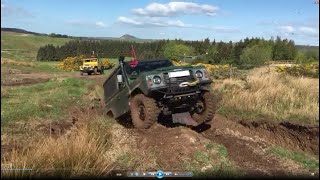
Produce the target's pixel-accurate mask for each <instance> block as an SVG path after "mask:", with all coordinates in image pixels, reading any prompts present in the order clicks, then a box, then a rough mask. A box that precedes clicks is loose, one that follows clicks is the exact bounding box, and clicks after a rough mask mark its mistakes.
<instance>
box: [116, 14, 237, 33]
mask: <svg viewBox="0 0 320 180" xmlns="http://www.w3.org/2000/svg"><path fill="white" fill-rule="evenodd" d="M117 21H118V22H119V23H122V24H127V25H132V26H136V27H179V28H194V29H204V30H209V31H214V32H217V33H235V32H240V31H239V30H238V29H236V28H230V27H211V26H208V25H206V26H204V25H194V24H186V23H184V22H182V21H180V20H170V19H161V18H157V17H140V18H137V17H133V18H128V17H124V16H120V17H118V20H117Z"/></svg>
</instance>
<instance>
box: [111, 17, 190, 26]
mask: <svg viewBox="0 0 320 180" xmlns="http://www.w3.org/2000/svg"><path fill="white" fill-rule="evenodd" d="M117 21H118V22H119V23H122V24H129V25H134V26H140V27H146V26H160V27H189V26H190V25H188V24H185V23H183V22H182V21H180V20H165V19H159V18H153V17H145V18H141V17H140V18H137V17H133V18H128V17H124V16H120V17H118V19H117Z"/></svg>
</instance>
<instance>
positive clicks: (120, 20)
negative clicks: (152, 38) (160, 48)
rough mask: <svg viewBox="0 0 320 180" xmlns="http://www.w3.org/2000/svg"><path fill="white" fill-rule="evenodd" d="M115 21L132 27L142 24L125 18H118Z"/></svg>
mask: <svg viewBox="0 0 320 180" xmlns="http://www.w3.org/2000/svg"><path fill="white" fill-rule="evenodd" d="M117 21H118V22H121V23H124V24H132V25H142V24H143V23H142V22H138V21H135V20H133V19H130V18H127V17H124V16H120V17H118V20H117Z"/></svg>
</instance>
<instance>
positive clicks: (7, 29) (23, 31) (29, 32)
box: [1, 28, 47, 36]
mask: <svg viewBox="0 0 320 180" xmlns="http://www.w3.org/2000/svg"><path fill="white" fill-rule="evenodd" d="M1 31H5V32H15V33H24V34H33V35H37V36H40V35H47V34H44V33H36V32H31V31H26V30H24V29H19V28H1Z"/></svg>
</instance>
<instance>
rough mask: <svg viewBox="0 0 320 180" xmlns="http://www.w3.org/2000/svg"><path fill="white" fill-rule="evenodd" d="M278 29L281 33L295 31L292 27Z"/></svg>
mask: <svg viewBox="0 0 320 180" xmlns="http://www.w3.org/2000/svg"><path fill="white" fill-rule="evenodd" d="M278 29H279V30H280V32H282V33H292V32H294V31H295V28H294V27H292V26H280V27H278Z"/></svg>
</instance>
